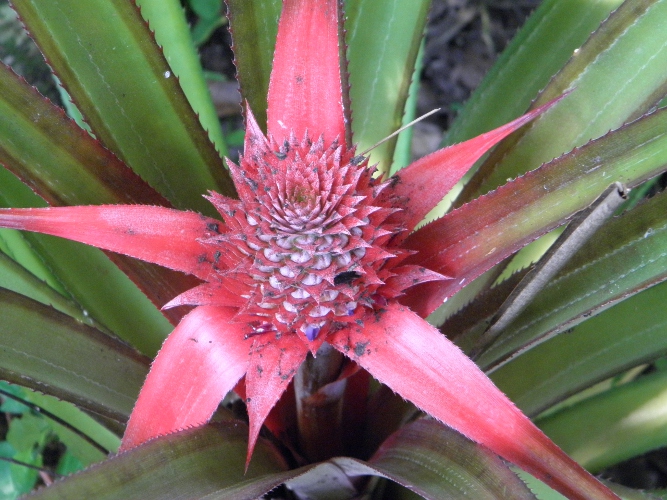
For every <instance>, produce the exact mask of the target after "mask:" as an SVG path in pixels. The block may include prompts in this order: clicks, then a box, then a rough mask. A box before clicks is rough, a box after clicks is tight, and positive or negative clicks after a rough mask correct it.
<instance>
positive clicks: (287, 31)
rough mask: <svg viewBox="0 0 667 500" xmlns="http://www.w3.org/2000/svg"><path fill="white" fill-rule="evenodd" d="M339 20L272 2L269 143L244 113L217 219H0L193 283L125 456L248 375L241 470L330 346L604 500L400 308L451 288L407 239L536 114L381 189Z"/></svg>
mask: <svg viewBox="0 0 667 500" xmlns="http://www.w3.org/2000/svg"><path fill="white" fill-rule="evenodd" d="M340 17H341V13H340V11H339V5H338V1H337V0H317V1H315V0H285V2H284V7H283V14H282V17H281V21H280V25H279V32H278V40H277V46H276V53H275V60H274V68H273V72H272V75H271V84H270V89H269V102H268V117H269V118H268V134H267V135H266V136H265V135H264V134H263V132H262V131H261V129H260V127H259V126H258V124H257V123H256V121H255V119H254V117H253V115H252V113H251V112H250V110H248V111H247V115H246V116H247V130H246V137H245V149H244V154H243V156H242V159H241V161H240V164H239V165H238V166H237V165H235V164H233V163H232V162H229V161H228V166H229V168H230V171H231V174H232V177H233V179H234V182H235V185H236V188H237V191H238V194H239V199H238V200H234V199H230V198H227V197H224V196H221V195H219V194H216V193H211V194H210V195H209V196H208V199H209V200H210V201H211V203H213V205H214V206H215V207H216V208H217V210H218V211H219V212H220V215H221V217H222V219H223V221H218V220H215V219H211V218H207V217H203V216H200V215H198V214H195V213H191V212H181V211H176V210H171V209H166V208H158V207H149V206H95V207H69V208H51V209H48V208H47V209H25V210H13V209H9V210H3V211H2V213H1V214H0V224H1V225H2V226H3V227H12V228H17V229H26V230H30V231H39V232H43V233H48V234H53V235H58V236H62V237H65V238H69V239H72V240H76V241H80V242H84V243H87V244H90V245H94V246H97V247H100V248H103V249H107V250H112V251H115V252H120V253H123V254H126V255H129V256H132V257H136V258H139V259H142V260H145V261H149V262H153V263H157V264H160V265H163V266H166V267H169V268H172V269H176V270H179V271H183V272H186V273H189V274H192V275H194V276H196V277H198V278H200V279H201V280H203V281H204V283H203V284H201V285H200V286H198V287H196V288H193V289H191V290H189V291H187V292H185V293H183V294H181V295H179V296H178V297H176V298H174V299H173V300H172V301H171V302H170V303H169V304H167V307H171V306H175V305H193V306H196V307H195V309H194V310H193V311H192V312H190V313H189V314H188V315H187V316H185V318H183V320H182V321H181V323H180V324H179V325H178V326H177V327H176V329H175V330H174V331H173V333H172V334H171V335H170V336H169V338H168V339H167V340H166V342H165V343H164V345H163V348H162V350H161V351H160V353H159V354H158V356H157V357H156V359H155V361H154V363H153V366H152V368H151V371H150V374H149V375H148V378H147V380H146V383H145V385H144V387H143V389H142V391H141V394H140V396H139V399H138V401H137V403H136V406H135V408H134V411H133V413H132V416H131V417H130V421H129V423H128V427H127V431H126V434H125V436H124V438H123V444H122V449H128V448H132V447H134V446H137V445H139V444H141V443H143V442H145V441H146V440H148V439H151V438H153V437H156V436H159V435H162V434H166V433H169V432H173V431H176V430H179V429H182V428H184V427H186V426H189V425H200V424H202V423H204V422H206V421H208V419H209V418H210V417H211V415H212V414H213V412H214V411H215V409H216V408H217V406H218V404H219V402H220V401H221V399H222V398H223V397H224V395H225V394H226V393H227V392H229V391H230V390H232V389H233V388H234V386H235V385H236V384H237V383H238V382H239V380H240V379H241V378H242V377H243V376H245V392H246V403H247V408H248V413H249V418H250V443H249V451H248V460H249V459H250V456H251V453H252V450H253V447H254V445H255V442H256V440H257V437H258V434H259V430H260V428H261V426H262V424H263V423H264V421H265V420H266V418H267V416H268V414H269V411H270V410H271V409H272V408H273V407H274V405H275V404H276V402H277V401H278V399H279V398H280V397H281V395H282V394H283V393H284V392H285V390H286V388H287V386H288V384H289V383H290V381H291V380H292V378H293V376H294V374H295V373H296V371H297V369H298V368H299V366H300V365H301V363H302V362H303V361H304V359H305V358H306V356H307V355H308V353H312V354H313V355H315V354H316V353H317V352H318V349H319V348H320V347H321V346H322V344H323V343H325V342H327V343H328V344H330V345H332V346H333V347H334V348H336V349H337V350H339V351H340V352H342V353H343V354H344V355H346V356H348V357H349V358H350V359H352V360H354V361H355V362H356V363H358V364H359V365H360V366H362V367H363V368H365V369H366V370H368V371H369V372H370V373H371V374H372V375H374V376H375V377H376V378H377V379H378V380H380V381H381V382H383V383H385V384H387V385H388V386H389V387H390V388H392V389H393V390H394V391H396V392H397V393H398V394H400V395H401V396H403V397H404V398H406V399H408V400H410V401H412V402H413V403H414V404H415V405H417V406H418V407H419V408H421V409H423V410H424V411H426V412H428V413H429V414H430V415H432V416H433V417H435V418H437V419H439V420H441V421H442V422H444V423H446V424H448V425H450V426H452V427H453V428H455V429H457V430H459V431H460V432H462V433H463V434H465V435H467V436H468V437H470V438H472V439H474V440H476V441H478V442H480V443H483V444H485V445H486V446H488V447H489V448H491V449H492V450H494V451H495V452H496V453H498V454H500V455H501V456H503V457H505V458H506V459H508V460H510V461H512V462H514V463H516V464H518V465H520V466H521V467H523V468H524V469H526V470H527V471H529V472H531V473H533V474H535V475H536V476H538V477H539V478H541V479H542V480H544V481H546V482H547V483H549V484H550V485H552V486H554V487H555V488H556V489H558V490H560V491H561V492H563V493H564V494H566V495H568V496H570V497H572V498H615V496H614V495H613V494H612V493H611V492H609V491H608V490H607V489H606V488H605V487H604V486H602V485H601V484H600V483H598V482H597V481H596V480H595V479H594V478H593V477H592V476H590V475H589V474H588V473H586V472H585V471H584V470H583V469H581V468H580V467H579V466H578V465H577V464H576V463H575V462H573V461H572V460H571V459H570V458H569V457H567V456H566V455H565V454H564V453H563V452H562V451H561V450H560V449H558V447H556V446H555V445H554V444H553V443H552V442H551V441H550V440H549V439H548V438H547V437H546V436H544V435H543V434H542V433H541V432H540V431H539V430H538V429H537V428H536V427H535V426H534V425H533V424H532V423H531V422H530V421H529V420H528V419H527V418H526V417H525V416H524V415H523V414H522V413H521V412H520V411H519V410H518V409H517V408H516V407H515V406H514V405H513V404H512V403H511V402H510V401H509V400H508V399H507V398H506V397H505V396H504V395H503V394H502V393H501V392H500V391H499V390H498V389H497V388H496V387H495V386H494V385H493V384H492V382H491V381H490V380H489V379H488V378H487V377H486V376H485V375H484V374H483V373H482V372H481V371H480V370H479V369H478V368H477V366H476V365H475V364H474V363H473V362H472V361H470V360H469V359H468V358H467V357H466V356H465V355H464V354H463V353H462V352H461V351H460V350H459V349H458V348H457V347H456V346H454V345H453V344H452V343H451V342H450V341H448V340H447V339H446V338H445V337H444V336H443V335H442V334H440V333H439V332H438V331H437V330H436V329H435V328H433V327H432V326H430V325H429V324H428V323H427V322H426V321H424V320H423V319H422V318H420V317H419V316H418V315H417V314H415V313H414V312H412V311H411V310H409V309H408V308H407V307H406V306H404V305H401V302H402V301H404V302H405V303H407V302H414V301H417V300H419V301H423V303H425V304H430V303H434V304H436V305H437V302H438V300H441V299H442V293H441V291H440V289H439V287H438V286H437V283H442V282H443V281H450V283H451V280H452V279H456V278H457V277H456V276H443V275H442V274H439V273H438V272H436V271H434V270H431V269H429V268H428V267H427V266H425V265H423V262H421V261H420V251H423V253H424V255H434V254H437V252H438V250H439V247H438V240H437V239H435V238H434V239H432V240H428V241H422V240H420V239H419V237H418V235H419V234H420V231H416V232H414V233H413V234H414V235H416V237H413V238H412V241H413V242H414V241H420V242H421V243H422V244H423V247H424V248H423V249H417V250H415V246H414V244H413V245H412V246H411V249H408V248H407V247H404V246H403V244H404V242H405V240H406V238H407V236H408V235H409V234H410V233H411V232H412V231H413V230H414V228H415V226H416V225H417V223H418V222H419V221H420V220H421V219H423V217H424V216H425V215H426V213H427V212H428V211H429V210H430V209H431V208H432V207H433V206H435V204H436V203H437V202H438V201H439V200H440V199H441V198H442V197H443V195H444V194H445V193H446V192H447V191H448V190H449V189H451V187H452V186H453V185H454V183H456V182H457V181H458V180H459V179H460V178H461V176H462V175H463V174H464V173H465V172H466V171H467V170H468V169H469V168H470V167H471V166H472V164H473V163H474V162H475V161H476V160H477V159H479V158H480V157H481V156H482V155H483V154H484V153H485V152H486V151H487V150H488V149H489V148H490V147H492V146H493V145H494V144H495V143H497V142H498V141H500V140H501V139H502V138H504V137H506V136H507V135H508V134H510V133H511V132H512V131H514V130H516V129H517V128H518V127H520V126H522V125H523V124H525V123H526V122H528V121H530V120H532V119H533V118H534V117H536V116H537V115H539V114H540V113H541V112H543V111H544V110H545V109H546V108H547V107H548V106H549V105H547V106H545V107H542V108H539V109H537V110H535V111H533V112H531V113H529V114H527V115H525V116H524V117H521V118H519V119H518V120H515V121H514V122H511V123H509V124H507V125H505V126H503V127H500V128H499V129H496V130H494V131H492V132H489V133H487V134H484V135H482V136H479V137H477V138H475V139H472V140H470V141H468V142H465V143H463V144H460V145H457V146H453V147H451V148H447V149H444V150H441V151H438V152H436V153H434V154H433V155H430V156H428V157H426V158H423V159H422V160H419V161H417V162H415V163H414V164H413V165H411V166H409V167H407V168H406V169H404V170H403V171H401V172H400V173H399V174H397V175H396V176H394V177H392V178H390V179H378V178H375V177H374V176H373V169H372V168H369V166H368V159H367V158H365V157H362V156H355V149H354V146H353V145H352V144H351V143H350V132H349V117H348V109H347V107H346V105H345V102H346V98H345V97H346V96H345V90H344V87H345V86H344V84H343V82H344V78H342V77H341V75H342V69H341V64H340V60H341V59H340V54H339V53H340V47H342V44H341V42H340V37H341V35H340V33H341V30H340V22H339V18H340ZM408 258H409V260H408V262H409V263H407V264H406V263H405V262H404V261H405V259H408ZM499 258H500V257H499ZM492 264H493V263H489V264H488V266H487V267H490V266H491V265H492ZM480 272H481V271H480ZM425 282H432V285H431V286H430V287H428V289H429V290H430V289H434V292H433V295H432V296H421V297H419V298H417V297H414V296H411V295H410V289H411V287H413V286H414V285H418V284H421V283H425ZM455 291H456V290H455V287H452V286H448V287H447V292H448V294H451V293H454V292H455ZM433 297H436V298H437V299H438V300H435V301H434V300H433ZM431 308H432V307H426V308H425V309H426V310H421V311H420V312H421V313H422V314H426V313H428V312H430V311H429V310H430V309H431Z"/></svg>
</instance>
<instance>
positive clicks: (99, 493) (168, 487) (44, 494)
mask: <svg viewBox="0 0 667 500" xmlns="http://www.w3.org/2000/svg"><path fill="white" fill-rule="evenodd" d="M247 436H248V428H247V427H246V426H245V425H243V424H241V423H239V422H225V423H218V424H209V425H206V426H204V427H199V428H197V429H188V430H185V431H182V432H179V433H175V434H171V435H168V436H164V437H161V438H158V439H155V440H153V441H150V442H148V443H146V444H144V445H142V446H139V447H137V448H135V449H132V450H130V451H128V452H125V453H122V454H120V455H116V456H115V457H112V458H111V459H109V460H107V461H105V462H103V463H101V464H98V465H96V466H94V467H91V468H90V469H88V470H86V471H83V472H81V473H78V474H75V475H73V476H71V477H69V478H67V479H66V480H63V481H59V482H57V483H55V484H54V485H52V486H51V487H49V488H44V489H41V490H39V491H37V493H35V494H34V495H33V496H32V498H35V499H44V500H46V499H64V498H77V497H78V496H80V494H81V492H82V491H85V492H86V495H87V496H89V497H90V498H95V499H98V500H104V499H109V500H112V499H113V500H115V499H118V498H123V499H126V500H132V499H137V500H151V499H155V500H162V499H164V498H191V499H195V498H204V497H205V498H207V499H209V500H212V499H216V498H220V499H226V500H241V499H248V498H258V497H260V496H262V495H263V494H264V493H266V492H268V491H269V490H271V489H273V488H275V487H276V486H278V485H279V484H281V483H282V482H283V481H284V480H285V479H283V476H285V475H286V474H285V473H281V471H284V470H285V468H286V466H285V464H284V462H283V461H282V458H281V457H280V456H279V455H278V453H277V452H276V451H275V449H274V448H273V447H272V446H271V445H269V444H268V443H267V442H266V441H264V440H260V441H259V442H258V444H257V447H256V448H255V452H254V454H253V459H252V461H251V462H250V467H249V469H248V471H247V472H244V465H245V452H246V450H247V446H248V442H247ZM165 464H168V466H165ZM287 477H289V476H287Z"/></svg>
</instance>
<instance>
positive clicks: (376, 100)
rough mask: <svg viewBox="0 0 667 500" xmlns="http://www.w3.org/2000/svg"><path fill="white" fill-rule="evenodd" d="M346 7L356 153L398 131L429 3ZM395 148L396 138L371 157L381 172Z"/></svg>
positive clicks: (355, 2)
mask: <svg viewBox="0 0 667 500" xmlns="http://www.w3.org/2000/svg"><path fill="white" fill-rule="evenodd" d="M346 7H347V8H346V14H347V16H348V22H347V23H346V26H345V27H346V29H347V42H348V44H349V47H348V51H347V54H348V58H349V66H348V69H349V71H350V100H351V101H352V132H353V134H354V141H355V142H357V143H358V144H359V151H360V152H361V151H364V150H366V149H367V148H369V147H371V146H373V145H374V144H375V143H376V142H378V141H380V140H382V139H384V138H385V137H387V136H388V135H389V134H391V133H392V132H394V131H396V130H398V129H399V128H400V127H401V120H402V118H403V113H404V111H405V102H406V100H407V98H408V91H409V88H410V81H411V79H412V76H413V72H414V68H415V63H416V60H417V53H418V51H419V46H420V43H421V39H422V35H423V31H424V26H425V24H426V14H427V12H428V8H429V7H430V1H428V0H413V1H411V2H404V1H401V0H392V1H384V2H368V1H365V2H362V1H360V0H348V1H347V2H346ZM380 34H381V35H380ZM395 146H396V138H394V139H392V140H390V141H387V142H386V143H384V144H383V145H381V146H378V147H377V148H375V149H374V150H373V152H372V153H371V155H370V158H371V163H379V166H378V168H379V170H380V171H381V172H389V168H390V166H391V161H392V159H393V156H394V148H395Z"/></svg>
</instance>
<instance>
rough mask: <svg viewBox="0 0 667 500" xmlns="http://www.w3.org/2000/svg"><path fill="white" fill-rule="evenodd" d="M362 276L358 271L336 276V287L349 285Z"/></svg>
mask: <svg viewBox="0 0 667 500" xmlns="http://www.w3.org/2000/svg"><path fill="white" fill-rule="evenodd" d="M360 276H361V274H359V273H358V272H356V271H345V272H342V273H339V274H337V275H336V276H334V285H348V284H350V283H352V282H353V281H354V280H356V279H357V278H359V277H360Z"/></svg>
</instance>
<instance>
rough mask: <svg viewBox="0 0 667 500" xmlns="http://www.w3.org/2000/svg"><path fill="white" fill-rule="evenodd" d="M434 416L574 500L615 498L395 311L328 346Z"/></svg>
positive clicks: (448, 347) (424, 328)
mask: <svg viewBox="0 0 667 500" xmlns="http://www.w3.org/2000/svg"><path fill="white" fill-rule="evenodd" d="M329 340H330V341H331V343H332V344H333V345H334V346H335V347H336V348H337V349H339V350H340V351H341V352H343V353H344V354H346V355H347V356H349V357H350V358H352V359H353V360H354V361H356V362H357V363H358V364H359V365H361V366H362V367H364V368H365V369H366V370H368V371H369V372H370V373H371V375H373V376H374V377H376V378H377V379H378V380H379V381H380V382H382V383H384V384H386V385H388V386H389V387H390V388H391V389H393V390H394V391H396V392H397V393H398V394H399V395H401V396H402V397H404V398H405V399H408V400H409V401H411V402H412V403H414V404H415V405H417V406H418V407H419V408H421V409H422V410H424V411H426V412H427V413H428V414H430V415H431V416H433V417H435V418H437V419H438V420H441V421H442V422H443V423H445V424H447V425H449V426H450V427H453V428H454V429H456V430H458V431H459V432H461V433H462V434H464V435H466V436H468V437H469V438H471V439H473V440H475V441H477V442H479V443H482V444H484V445H486V446H487V447H488V448H490V449H491V450H493V451H494V452H495V453H497V454H498V455H500V456H502V457H503V458H505V459H507V460H510V461H511V462H513V463H515V464H517V465H519V466H520V467H522V468H523V469H525V470H526V471H528V472H530V473H531V474H533V475H535V476H536V477H538V478H539V479H541V480H542V481H544V482H545V483H547V484H549V485H550V486H552V487H553V488H555V489H556V490H558V491H560V492H561V493H563V494H564V495H566V496H567V497H568V498H573V499H575V498H580V499H588V500H590V499H602V498H607V499H610V498H617V497H616V496H615V495H614V494H613V493H611V492H610V491H609V490H608V489H607V488H606V487H604V486H603V485H602V484H601V483H599V482H598V481H597V480H596V479H595V478H594V477H593V476H591V475H590V474H589V473H588V472H586V471H585V470H584V469H583V468H581V466H579V465H578V464H577V463H576V462H574V461H573V460H572V459H571V458H570V457H568V456H567V455H566V454H565V453H564V452H563V451H562V450H560V448H558V447H557V446H556V445H555V444H554V443H553V442H552V441H550V440H549V438H547V437H546V436H545V435H544V434H543V433H542V431H540V430H539V429H538V428H537V427H535V425H534V424H533V423H532V422H531V421H530V420H528V418H527V417H526V416H525V415H524V414H523V413H521V411H520V410H519V409H518V408H517V407H516V406H514V404H513V403H512V402H511V401H510V400H509V399H508V398H507V397H506V396H505V395H504V394H503V393H502V392H500V390H499V389H498V388H497V387H496V386H495V385H493V382H491V380H489V378H488V377H487V376H486V375H484V373H483V372H482V371H481V370H480V369H479V368H478V367H477V365H475V364H474V363H473V362H472V361H471V360H470V359H469V358H468V357H467V356H465V354H463V353H462V352H461V351H460V350H459V348H458V347H456V346H455V345H454V344H453V343H451V342H450V341H449V340H448V339H447V338H446V337H445V336H444V335H442V334H441V333H440V332H438V331H437V330H436V329H435V328H434V327H432V326H431V325H429V324H428V323H427V322H426V321H424V320H423V319H421V318H420V317H419V316H417V315H416V314H414V313H413V312H412V311H410V310H409V309H407V308H404V307H403V306H400V305H398V304H395V303H394V304H390V305H389V306H388V307H387V308H386V310H383V311H379V312H378V313H376V314H375V315H372V316H367V317H366V319H365V321H364V325H363V326H355V327H352V328H349V329H345V330H341V331H340V332H338V333H336V334H335V335H334V336H333V337H332V338H330V339H329Z"/></svg>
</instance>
